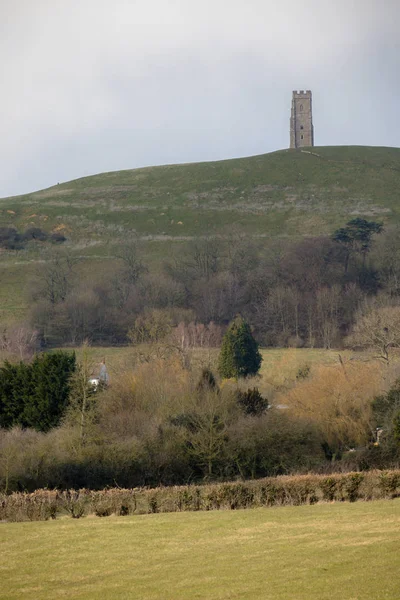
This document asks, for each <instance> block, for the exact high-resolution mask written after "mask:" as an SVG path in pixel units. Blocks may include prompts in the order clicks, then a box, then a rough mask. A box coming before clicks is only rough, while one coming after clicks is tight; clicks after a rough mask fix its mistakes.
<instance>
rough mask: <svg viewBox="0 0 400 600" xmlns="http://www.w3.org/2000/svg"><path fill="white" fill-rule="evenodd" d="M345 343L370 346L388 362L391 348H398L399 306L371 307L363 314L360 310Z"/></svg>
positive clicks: (364, 346) (399, 344) (355, 345)
mask: <svg viewBox="0 0 400 600" xmlns="http://www.w3.org/2000/svg"><path fill="white" fill-rule="evenodd" d="M347 343H348V345H350V346H352V347H353V348H354V347H356V348H372V349H374V350H375V351H376V352H377V353H378V358H380V359H381V360H383V361H384V362H385V363H386V364H389V362H390V359H391V350H392V349H393V348H400V306H381V307H379V308H375V307H371V308H370V309H369V310H367V311H366V312H364V314H363V313H362V312H360V313H359V317H358V319H357V321H356V324H355V325H354V328H353V333H352V334H351V336H349V338H348V340H347Z"/></svg>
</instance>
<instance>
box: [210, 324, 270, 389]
mask: <svg viewBox="0 0 400 600" xmlns="http://www.w3.org/2000/svg"><path fill="white" fill-rule="evenodd" d="M261 361H262V356H261V354H260V352H259V350H258V344H257V342H256V340H255V339H254V338H253V335H252V333H251V330H250V326H249V325H248V323H246V322H245V321H244V320H243V319H242V317H236V319H234V320H233V321H232V323H231V324H230V325H229V327H228V330H227V332H226V333H225V335H224V339H223V340H222V347H221V352H220V355H219V363H218V371H219V373H220V375H221V377H224V378H226V379H228V378H230V377H235V378H236V379H237V378H238V377H247V376H249V375H256V374H257V373H258V371H259V370H260V367H261Z"/></svg>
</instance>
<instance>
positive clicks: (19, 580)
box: [0, 499, 400, 600]
mask: <svg viewBox="0 0 400 600" xmlns="http://www.w3.org/2000/svg"><path fill="white" fill-rule="evenodd" d="M0 542H1V557H2V559H1V561H0V581H1V585H0V598H1V599H2V600H22V599H23V598H35V599H36V598H37V599H40V600H47V599H50V598H51V599H52V598H55V597H56V598H70V599H81V600H100V599H106V600H107V599H112V600H114V599H115V600H120V599H121V600H122V599H134V600H194V599H196V598H197V599H202V600H228V599H230V600H233V599H238V600H332V599H335V598H338V599H340V600H365V599H370V598H372V599H374V600H384V599H385V600H398V599H399V598H400V499H397V500H392V501H389V500H386V501H375V502H370V503H365V502H358V503H355V504H348V503H337V504H321V505H315V506H300V507H283V508H268V509H252V510H240V511H226V512H225V511H214V512H206V513H174V514H157V515H143V516H136V517H135V516H133V517H115V518H114V517H108V518H104V519H100V518H95V517H93V518H85V519H80V520H73V519H68V518H65V519H61V520H57V521H47V522H32V523H13V524H1V525H0Z"/></svg>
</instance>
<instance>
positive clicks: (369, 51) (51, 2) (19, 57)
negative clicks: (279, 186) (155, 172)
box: [0, 0, 400, 197]
mask: <svg viewBox="0 0 400 600" xmlns="http://www.w3.org/2000/svg"><path fill="white" fill-rule="evenodd" d="M399 23H400V0H335V1H334V2H333V1H332V0H273V1H272V0H0V56H1V60H0V86H1V89H0V161H1V168H0V197H4V196H7V195H15V194H21V193H25V192H29V191H33V190H36V189H42V188H45V187H49V186H51V185H54V184H55V183H57V182H63V181H67V180H70V179H75V178H77V177H81V176H84V175H90V174H94V173H98V172H102V171H112V170H119V169H129V168H134V167H140V166H146V165H156V164H166V163H179V162H192V161H202V160H215V159H223V158H231V157H237V156H249V155H252V154H261V153H264V152H270V151H273V150H277V149H280V148H285V147H287V146H288V144H289V117H290V105H291V93H292V90H294V89H306V88H307V89H311V90H312V92H313V108H314V127H315V143H316V145H342V144H343V145H346V144H360V145H377V146H400V34H399Z"/></svg>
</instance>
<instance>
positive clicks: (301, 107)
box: [290, 90, 314, 148]
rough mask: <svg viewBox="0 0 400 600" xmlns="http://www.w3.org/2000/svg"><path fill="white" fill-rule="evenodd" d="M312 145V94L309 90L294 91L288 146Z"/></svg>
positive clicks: (301, 146)
mask: <svg viewBox="0 0 400 600" xmlns="http://www.w3.org/2000/svg"><path fill="white" fill-rule="evenodd" d="M304 146H314V126H313V120H312V94H311V91H310V90H307V91H300V92H297V91H294V92H293V96H292V114H291V117H290V147H291V148H303V147H304Z"/></svg>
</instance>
